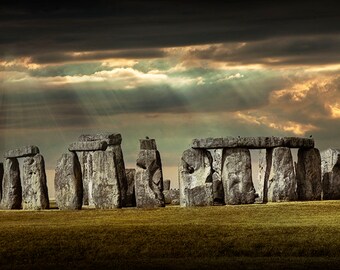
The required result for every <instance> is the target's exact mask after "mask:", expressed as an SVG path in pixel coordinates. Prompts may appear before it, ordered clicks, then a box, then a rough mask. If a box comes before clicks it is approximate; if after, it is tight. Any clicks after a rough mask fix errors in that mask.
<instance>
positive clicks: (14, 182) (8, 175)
mask: <svg viewBox="0 0 340 270" xmlns="http://www.w3.org/2000/svg"><path fill="white" fill-rule="evenodd" d="M21 193H22V188H21V182H20V170H19V162H18V160H17V159H16V158H6V159H5V163H4V176H3V179H2V198H1V208H2V209H20V208H21V202H22V194H21Z"/></svg>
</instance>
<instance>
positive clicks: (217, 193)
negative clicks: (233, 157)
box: [209, 148, 224, 205]
mask: <svg viewBox="0 0 340 270" xmlns="http://www.w3.org/2000/svg"><path fill="white" fill-rule="evenodd" d="M209 152H210V154H211V156H212V169H213V171H214V173H213V175H212V180H213V182H212V183H213V194H214V205H223V204H224V189H223V184H222V154H223V149H221V148H218V149H211V150H209Z"/></svg>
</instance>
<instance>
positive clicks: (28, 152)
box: [4, 145, 39, 158]
mask: <svg viewBox="0 0 340 270" xmlns="http://www.w3.org/2000/svg"><path fill="white" fill-rule="evenodd" d="M36 154H39V148H38V147H37V146H35V145H28V146H24V147H21V148H18V149H14V150H9V151H7V152H5V154H4V157H5V158H19V157H28V156H34V155H36Z"/></svg>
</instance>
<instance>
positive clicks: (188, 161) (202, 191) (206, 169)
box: [178, 148, 214, 207]
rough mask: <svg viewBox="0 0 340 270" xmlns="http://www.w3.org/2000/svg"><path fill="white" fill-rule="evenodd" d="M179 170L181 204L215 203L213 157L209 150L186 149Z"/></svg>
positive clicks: (199, 204) (201, 204) (203, 204)
mask: <svg viewBox="0 0 340 270" xmlns="http://www.w3.org/2000/svg"><path fill="white" fill-rule="evenodd" d="M178 172H179V187H180V205H181V206H184V207H185V206H205V205H213V202H214V197H213V187H212V158H211V154H210V153H209V152H208V151H207V150H205V149H193V148H190V149H188V150H186V151H184V152H183V155H182V158H181V162H180V165H179V170H178Z"/></svg>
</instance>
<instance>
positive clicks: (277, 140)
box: [192, 137, 314, 149]
mask: <svg viewBox="0 0 340 270" xmlns="http://www.w3.org/2000/svg"><path fill="white" fill-rule="evenodd" d="M192 147H193V148H206V149H210V148H248V149H262V148H273V147H290V148H313V147H314V140H313V139H310V138H298V137H225V138H204V139H194V140H193V141H192Z"/></svg>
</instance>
